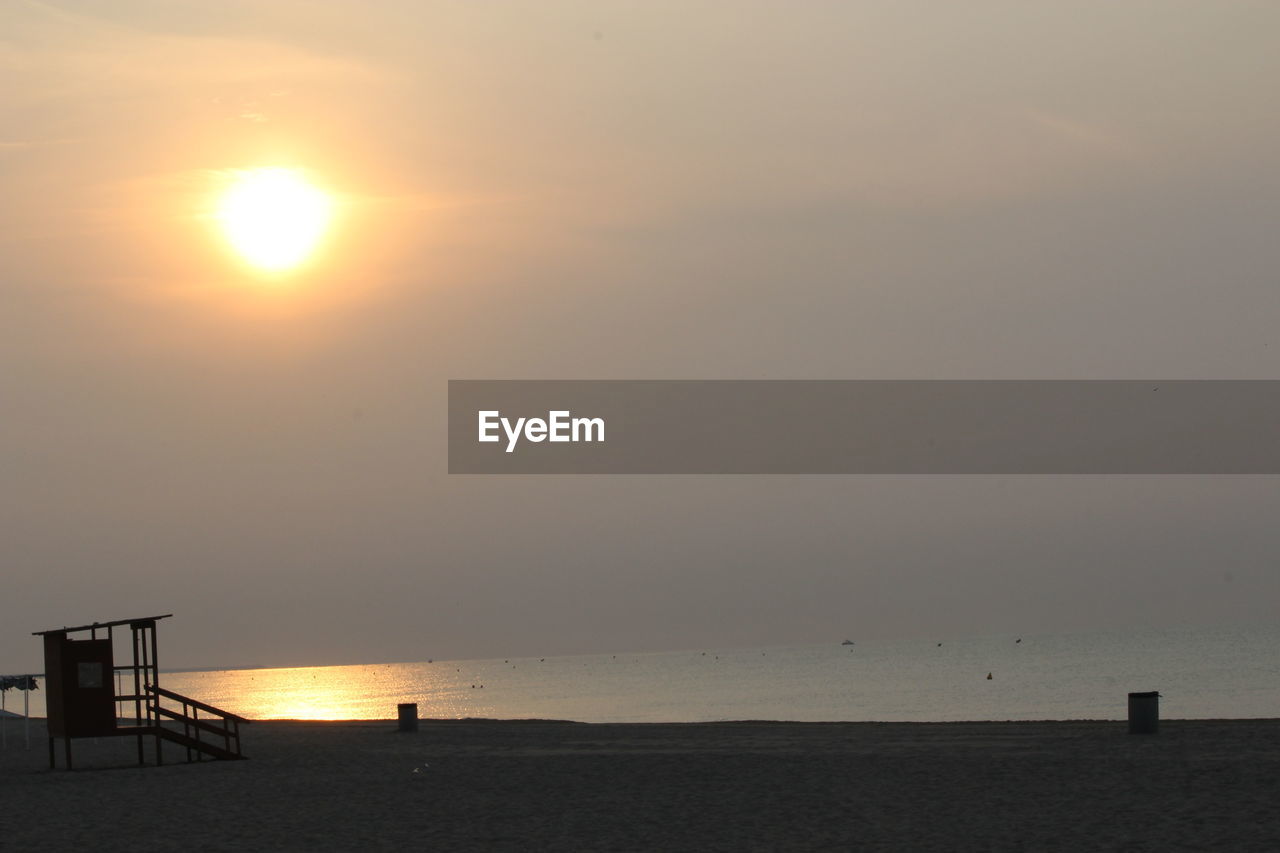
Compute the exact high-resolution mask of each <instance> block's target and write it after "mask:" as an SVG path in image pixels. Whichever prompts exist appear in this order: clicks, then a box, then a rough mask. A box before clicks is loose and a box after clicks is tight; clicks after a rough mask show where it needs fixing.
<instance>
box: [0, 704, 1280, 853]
mask: <svg viewBox="0 0 1280 853" xmlns="http://www.w3.org/2000/svg"><path fill="white" fill-rule="evenodd" d="M17 729H18V727H17V726H14V727H13V728H11V729H10V730H9V734H10V735H11V737H10V739H9V748H8V749H7V750H6V751H4V752H3V753H0V802H3V804H4V807H5V815H6V820H5V821H4V827H3V830H2V836H3V840H4V844H3V846H4V847H5V848H7V849H12V850H49V849H77V848H78V849H82V850H117V849H118V850H131V851H144V850H245V851H249V850H365V849H370V850H427V849H434V850H459V849H461V850H529V849H534V850H543V849H554V850H780V849H796V850H823V849H831V850H895V851H898V850H926V851H927V850H940V851H941V850H1027V851H1038V850H1063V851H1083V850H1162V851H1163V850H1232V851H1249V850H1258V851H1264V850H1265V851H1274V850H1280V805H1278V804H1280V720H1225V721H1168V720H1166V721H1163V722H1162V723H1161V731H1160V733H1159V734H1158V735H1154V736H1152V735H1147V736H1141V735H1129V734H1128V733H1127V729H1126V725H1125V724H1124V723H1117V722H1030V723H1012V722H1011V723H768V722H760V723H757V722H744V723H700V724H634V725H603V724H593V725H588V724H580V723H557V722H538V721H502V722H496V721H495V722H490V721H441V722H430V721H423V722H422V724H421V729H420V731H418V732H417V733H412V734H401V733H398V732H396V731H395V724H394V723H391V722H343V723H299V722H259V723H253V724H251V725H248V726H246V727H245V728H244V730H243V738H244V750H245V754H246V755H248V756H249V758H250V760H248V761H239V762H206V763H200V764H186V763H184V762H183V759H184V757H185V756H184V754H183V751H182V750H181V748H178V747H172V746H166V748H165V749H166V764H165V766H164V767H160V768H157V767H155V766H147V767H144V768H139V767H137V766H136V759H137V753H136V745H135V743H134V741H133V740H132V739H104V740H101V741H97V742H94V741H76V742H75V758H76V763H77V768H78V769H77V770H75V771H73V772H67V771H65V770H62V769H59V770H57V771H54V772H50V771H49V770H48V752H47V748H46V741H45V739H44V736H43V732H44V729H43V725H42V724H41V725H39V726H35V725H34V724H33V731H35V732H37V733H38V735H39V736H38V737H36V738H33V742H32V748H31V749H30V750H29V751H27V750H24V749H23V748H22V740H21V735H20V734H18V736H17V738H14V737H12V735H14V733H15V730H17ZM153 749H154V746H153V744H151V743H150V742H149V743H148V751H147V757H148V761H153V760H154V755H153ZM59 766H60V767H61V756H59Z"/></svg>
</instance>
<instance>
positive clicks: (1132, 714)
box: [1129, 690, 1160, 735]
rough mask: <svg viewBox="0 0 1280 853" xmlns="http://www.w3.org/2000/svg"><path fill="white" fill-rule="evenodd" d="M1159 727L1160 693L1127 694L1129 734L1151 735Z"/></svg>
mask: <svg viewBox="0 0 1280 853" xmlns="http://www.w3.org/2000/svg"><path fill="white" fill-rule="evenodd" d="M1159 728H1160V694H1159V693H1157V692H1156V691H1154V690H1153V691H1151V692H1150V693H1130V694H1129V734H1131V735H1153V734H1155V733H1156V732H1157V731H1158V730H1159Z"/></svg>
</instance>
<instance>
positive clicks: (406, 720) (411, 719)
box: [396, 702, 418, 732]
mask: <svg viewBox="0 0 1280 853" xmlns="http://www.w3.org/2000/svg"><path fill="white" fill-rule="evenodd" d="M396 707H397V708H398V709H400V731H402V732H416V731H417V730H418V703H417V702H401V703H400V704H399V705H397V706H396Z"/></svg>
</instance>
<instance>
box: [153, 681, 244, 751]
mask: <svg viewBox="0 0 1280 853" xmlns="http://www.w3.org/2000/svg"><path fill="white" fill-rule="evenodd" d="M146 690H147V695H148V696H149V697H150V699H149V701H148V704H147V711H148V714H149V715H150V716H151V719H152V722H153V723H154V725H155V729H156V736H157V737H159V738H164V739H165V740H168V741H172V742H174V743H177V744H179V745H181V746H184V747H186V750H187V761H192V760H193V759H194V760H197V761H200V760H203V759H204V757H205V756H209V757H211V758H219V759H225V760H234V759H239V758H244V755H242V754H241V752H240V724H241V723H247V722H249V721H248V720H246V719H245V718H244V717H240V716H237V715H235V714H232V713H231V712H230V711H224V710H222V709H221V708H215V707H213V706H212V705H206V704H205V703H204V702H198V701H196V700H195V699H192V698H190V697H188V696H183V695H182V694H180V693H174V692H173V691H172V690H165V689H164V688H162V687H156V686H155V685H154V684H152V685H148V686H147V688H146ZM166 701H167V702H168V703H170V704H172V705H181V706H182V710H181V711H179V710H177V709H176V708H173V707H166V705H165V703H166ZM201 712H204V714H205V716H203V717H201V716H200V714H201ZM166 721H169V722H172V723H178V724H180V725H181V726H182V730H181V732H179V731H178V730H177V729H176V728H171V727H166V726H165V722H166ZM156 746H157V749H158V747H159V743H158V742H157V744H156Z"/></svg>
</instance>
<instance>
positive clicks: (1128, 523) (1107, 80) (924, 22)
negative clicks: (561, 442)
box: [0, 0, 1280, 672]
mask: <svg viewBox="0 0 1280 853" xmlns="http://www.w3.org/2000/svg"><path fill="white" fill-rule="evenodd" d="M1278 31H1280V6H1278V5H1277V4H1275V3H1274V2H1270V0H1258V2H1243V0H1239V2H1237V0H1217V2H1211V3H1210V2H1202V0H1195V2H1191V1H1190V0H1125V2H1115V0H1071V2H1066V0H1062V2H1052V3H1050V2H1028V0H1006V2H997V1H996V0H974V2H969V3H937V2H930V3H923V2H909V0H841V2H818V1H817V0H814V2H807V3H804V4H783V3H781V2H767V3H765V2H744V0H732V2H730V0H725V1H724V2H696V1H695V2H691V1H690V0H680V2H651V0H643V2H641V0H636V2H630V3H625V2H580V3H570V2H558V0H550V1H549V2H538V3H521V4H515V3H504V2H475V3H464V2H439V3H436V2H418V0H412V2H411V0H403V2H379V3H360V2H354V0H352V2H319V3H317V2H302V0H297V2H275V3H247V2H241V3H236V2H220V3H190V4H174V3H169V2H161V0H136V2H116V3H111V2H88V0H84V2H59V3H54V2H23V0H4V2H2V3H0V81H2V82H0V188H2V192H0V406H2V407H3V408H2V409H0V415H2V416H3V420H2V421H0V484H2V485H0V563H2V565H3V573H4V583H3V596H0V625H2V626H3V634H2V636H0V672H20V671H26V670H29V669H33V668H34V669H38V668H39V667H40V666H41V665H42V663H41V661H40V647H39V644H38V642H37V641H36V639H35V638H33V637H30V636H29V632H31V631H34V630H40V629H45V628H50V627H56V626H60V625H64V624H79V623H81V622H85V621H92V620H95V619H97V620H108V619H116V618H124V617H132V616H139V615H148V614H155V613H169V612H172V613H174V614H176V616H175V618H174V619H173V620H169V621H167V622H165V623H164V625H163V627H162V631H161V638H160V639H161V649H160V651H161V663H162V665H173V666H178V665H182V666H217V665H239V664H255V663H260V664H290V663H353V662H372V661H383V660H423V659H426V658H428V657H433V658H437V659H441V658H450V657H493V656H497V657H506V656H515V655H525V654H530V655H534V654H536V655H547V654H560V653H571V652H588V651H599V652H605V651H622V650H650V649H653V650H656V649H676V648H712V647H716V648H722V647H729V646H743V645H767V644H784V643H810V642H838V641H840V640H841V639H844V638H845V637H846V636H847V637H851V638H853V639H855V640H857V639H861V638H867V639H871V638H888V637H910V636H927V637H930V638H932V637H938V638H944V637H949V636H958V635H972V634H988V633H1002V632H1016V633H1025V634H1035V633H1041V632H1055V631H1075V630H1090V629H1094V628H1101V627H1122V626H1125V625H1127V624H1131V623H1132V624H1142V625H1157V626H1159V625H1180V624H1187V623H1191V624H1213V623H1223V622H1237V621H1249V620H1258V619H1264V618H1273V616H1274V613H1275V612H1276V608H1277V605H1278V604H1280V565H1278V562H1280V525H1277V524H1276V519H1277V517H1280V480H1277V479H1276V478H1265V477H1243V478H1196V477H1147V478H1143V477H1097V478H1051V477H1022V478H994V477H986V478H982V477H955V478H929V477H897V478H895V477H863V478H858V477H829V478H822V477H718V478H717V477H651V478H644V477H637V478H627V477H596V478H586V477H583V478H573V477H487V478H486V477H450V476H448V475H447V474H446V473H445V472H446V461H447V460H446V453H445V430H444V426H445V414H446V409H445V405H446V381H447V380H448V379H450V378H466V379H483V378H495V379H497V378H501V379H508V378H530V379H541V378H547V379H551V378H556V379H575V378H646V379H648V378H653V379H657V378H725V379H745V378H753V379H754V378H762V379H773V378H830V379H843V378H851V379H852V378H1169V379H1179V378H1277V377H1280V342H1277V339H1276V333H1275V330H1276V328H1277V326H1278V325H1280V278H1278V274H1277V272H1278V271H1280V239H1278V238H1280V234H1278V233H1277V230H1276V229H1277V223H1280V87H1278V86H1277V81H1280V52H1278V51H1276V49H1275V38H1274V37H1275V33H1276V32H1278ZM267 165H284V166H291V167H297V168H303V169H306V170H308V173H309V174H311V175H313V176H314V178H315V179H316V180H317V181H318V182H319V183H321V184H322V185H323V186H324V187H325V188H326V189H327V190H329V191H330V192H332V193H334V195H335V197H336V198H337V199H338V203H339V207H338V209H339V214H338V220H337V221H336V223H335V226H334V228H333V230H332V232H331V237H330V239H328V240H327V241H326V242H325V244H324V246H323V247H322V250H321V252H320V254H319V255H318V256H317V257H316V258H315V259H314V261H313V263H312V264H311V265H310V266H309V267H307V268H306V269H304V270H302V271H300V272H298V273H297V274H295V275H293V276H291V277H287V278H285V279H280V280H265V279H263V278H262V277H261V276H258V275H254V274H252V273H249V272H248V271H246V270H245V269H244V268H243V267H242V266H241V265H240V264H238V263H237V262H236V261H235V260H234V259H233V258H232V257H231V255H230V253H229V251H228V250H227V248H226V247H225V246H224V245H223V243H222V240H221V238H220V236H219V234H218V232H217V230H216V228H215V227H214V223H213V221H212V218H211V211H212V210H213V205H214V202H215V198H216V191H217V188H218V187H219V186H220V184H219V181H223V180H224V179H225V176H226V175H227V174H229V173H231V172H232V171H233V170H239V169H248V168H253V167H257V166H267Z"/></svg>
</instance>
